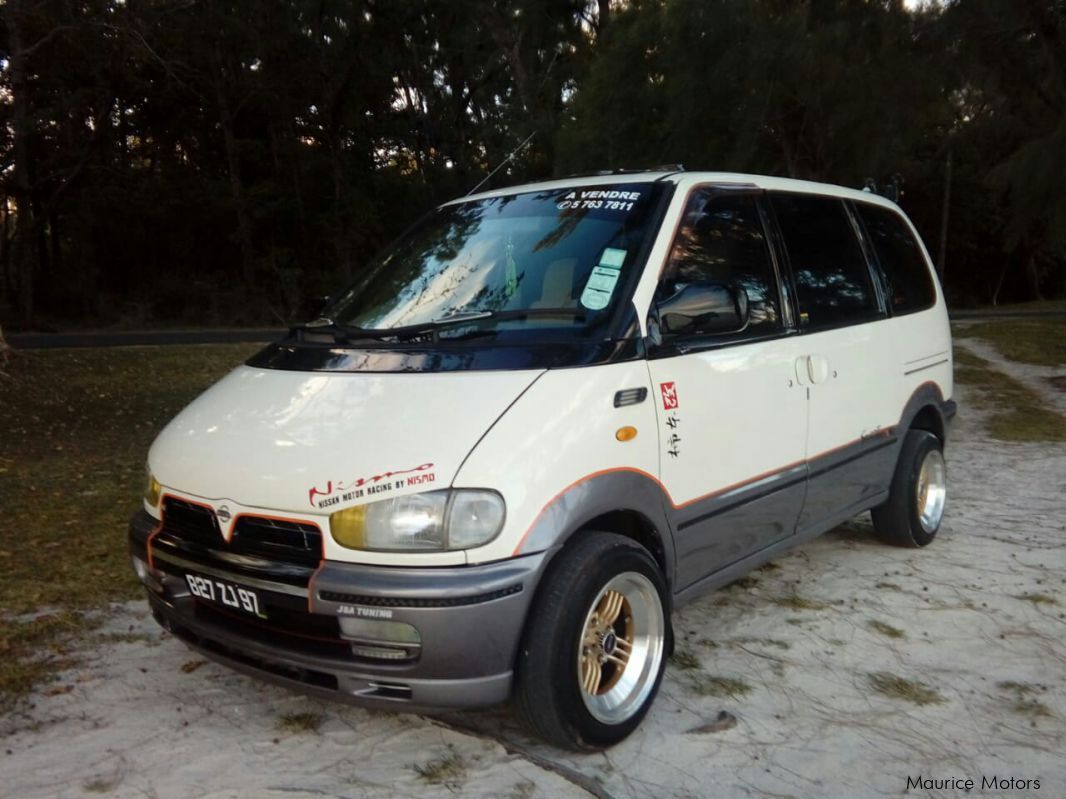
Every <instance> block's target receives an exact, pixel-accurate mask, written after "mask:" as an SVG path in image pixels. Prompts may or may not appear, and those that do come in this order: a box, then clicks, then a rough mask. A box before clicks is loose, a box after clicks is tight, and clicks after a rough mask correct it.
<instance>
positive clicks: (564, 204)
mask: <svg viewBox="0 0 1066 799" xmlns="http://www.w3.org/2000/svg"><path fill="white" fill-rule="evenodd" d="M638 200H640V192H639V191H617V190H615V189H578V190H575V191H571V192H568V193H567V194H565V195H564V196H563V198H562V199H561V200H559V202H557V203H556V204H555V207H556V208H558V209H559V210H560V211H598V210H602V211H632V210H633V206H635V205H636V204H637V201H638Z"/></svg>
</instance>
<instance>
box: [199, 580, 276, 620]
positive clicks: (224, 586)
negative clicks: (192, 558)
mask: <svg viewBox="0 0 1066 799" xmlns="http://www.w3.org/2000/svg"><path fill="white" fill-rule="evenodd" d="M185 582H186V583H187V584H188V586H189V592H190V593H191V594H192V595H193V596H195V597H199V598H200V599H206V600H207V601H208V602H214V603H216V604H219V605H224V606H226V607H227V608H233V609H234V610H239V611H242V612H244V613H250V614H252V615H253V616H258V617H259V618H261V619H265V618H266V614H265V613H263V612H262V611H261V610H260V609H259V595H258V594H257V593H256V592H255V591H253V590H252V589H251V588H242V587H241V586H239V585H234V584H233V583H230V582H227V581H225V580H217V579H215V578H214V577H200V576H199V575H197V574H186V575H185Z"/></svg>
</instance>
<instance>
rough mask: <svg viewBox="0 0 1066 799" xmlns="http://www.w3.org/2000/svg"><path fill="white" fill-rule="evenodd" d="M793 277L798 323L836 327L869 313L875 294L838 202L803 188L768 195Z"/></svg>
mask: <svg viewBox="0 0 1066 799" xmlns="http://www.w3.org/2000/svg"><path fill="white" fill-rule="evenodd" d="M771 202H772V203H773V207H774V213H775V215H776V216H777V222H778V225H779V226H780V228H781V234H782V236H783V237H784V240H785V249H786V250H787V251H788V258H789V262H790V263H791V264H792V275H793V279H794V280H795V282H796V298H797V301H798V303H799V311H800V325H801V326H802V327H804V328H808V329H818V328H826V327H839V326H840V325H849V324H856V323H858V322H865V321H869V320H871V319H875V318H877V317H878V316H879V315H880V309H879V308H878V307H877V299H876V297H875V296H874V292H873V286H872V284H871V282H870V270H869V269H868V268H867V265H866V258H865V257H864V256H863V252H862V249H861V248H860V246H859V242H858V239H856V238H855V231H854V229H853V228H852V225H851V220H850V219H849V218H848V215H847V211H846V210H845V208H844V203H843V202H842V201H840V200H838V199H834V198H831V197H814V196H810V195H805V194H775V195H771Z"/></svg>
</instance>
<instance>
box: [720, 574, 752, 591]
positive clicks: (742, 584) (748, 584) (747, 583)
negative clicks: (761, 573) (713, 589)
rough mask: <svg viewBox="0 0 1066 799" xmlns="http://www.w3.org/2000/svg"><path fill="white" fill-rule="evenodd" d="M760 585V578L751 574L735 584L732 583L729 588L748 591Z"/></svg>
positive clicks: (735, 581)
mask: <svg viewBox="0 0 1066 799" xmlns="http://www.w3.org/2000/svg"><path fill="white" fill-rule="evenodd" d="M758 584H759V578H758V577H753V576H752V575H750V574H746V575H744V576H743V577H741V578H739V579H736V580H734V581H733V582H731V583H730V584H729V586H728V587H729V588H740V589H745V590H746V589H748V588H754V587H755V586H757V585H758Z"/></svg>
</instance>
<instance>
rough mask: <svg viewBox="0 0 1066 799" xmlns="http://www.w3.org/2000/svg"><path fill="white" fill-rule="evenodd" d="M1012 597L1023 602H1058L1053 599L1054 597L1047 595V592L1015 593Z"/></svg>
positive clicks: (1039, 603)
mask: <svg viewBox="0 0 1066 799" xmlns="http://www.w3.org/2000/svg"><path fill="white" fill-rule="evenodd" d="M1014 598H1015V599H1020V600H1022V601H1023V602H1032V603H1033V604H1034V605H1057V604H1059V602H1058V600H1057V599H1055V597H1053V596H1048V595H1047V594H1035V593H1028V594H1015V595H1014Z"/></svg>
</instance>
